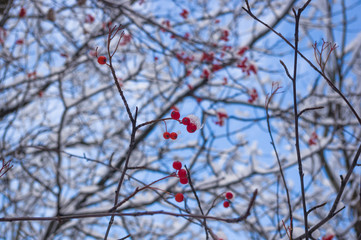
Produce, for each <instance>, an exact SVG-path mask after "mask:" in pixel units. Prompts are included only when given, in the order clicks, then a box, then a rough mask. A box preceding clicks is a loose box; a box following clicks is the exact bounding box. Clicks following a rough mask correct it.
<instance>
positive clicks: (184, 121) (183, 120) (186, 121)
mask: <svg viewBox="0 0 361 240" xmlns="http://www.w3.org/2000/svg"><path fill="white" fill-rule="evenodd" d="M190 123H191V120H190V119H189V118H188V117H184V118H183V119H182V124H183V125H186V126H187V125H188V124H190Z"/></svg>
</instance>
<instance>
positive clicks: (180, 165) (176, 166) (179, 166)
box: [173, 161, 182, 170]
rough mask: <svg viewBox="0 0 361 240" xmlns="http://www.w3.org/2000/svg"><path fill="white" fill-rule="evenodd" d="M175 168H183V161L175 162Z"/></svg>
mask: <svg viewBox="0 0 361 240" xmlns="http://www.w3.org/2000/svg"><path fill="white" fill-rule="evenodd" d="M173 168H174V169H175V170H179V169H181V168H182V163H181V162H180V161H175V162H173Z"/></svg>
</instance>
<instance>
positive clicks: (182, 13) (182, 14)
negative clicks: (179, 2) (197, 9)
mask: <svg viewBox="0 0 361 240" xmlns="http://www.w3.org/2000/svg"><path fill="white" fill-rule="evenodd" d="M188 14H189V12H188V11H187V10H186V9H183V11H182V12H181V14H180V15H181V16H182V18H184V19H187V18H188Z"/></svg>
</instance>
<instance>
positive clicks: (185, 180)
mask: <svg viewBox="0 0 361 240" xmlns="http://www.w3.org/2000/svg"><path fill="white" fill-rule="evenodd" d="M179 182H180V183H181V184H187V183H188V178H187V177H184V178H180V179H179Z"/></svg>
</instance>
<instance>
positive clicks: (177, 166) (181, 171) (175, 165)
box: [173, 161, 188, 202]
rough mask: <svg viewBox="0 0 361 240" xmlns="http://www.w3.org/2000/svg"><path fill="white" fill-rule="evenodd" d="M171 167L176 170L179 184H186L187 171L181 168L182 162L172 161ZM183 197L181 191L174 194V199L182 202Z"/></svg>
mask: <svg viewBox="0 0 361 240" xmlns="http://www.w3.org/2000/svg"><path fill="white" fill-rule="evenodd" d="M173 168H174V169H175V170H177V171H178V177H179V182H180V183H181V184H187V183H188V177H187V171H186V170H185V169H182V163H181V162H180V161H174V162H173ZM183 199H184V196H183V194H182V193H177V194H176V195H175V200H176V201H177V202H182V201H183Z"/></svg>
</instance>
